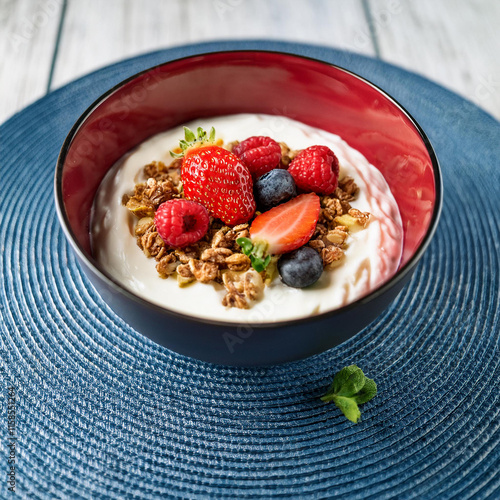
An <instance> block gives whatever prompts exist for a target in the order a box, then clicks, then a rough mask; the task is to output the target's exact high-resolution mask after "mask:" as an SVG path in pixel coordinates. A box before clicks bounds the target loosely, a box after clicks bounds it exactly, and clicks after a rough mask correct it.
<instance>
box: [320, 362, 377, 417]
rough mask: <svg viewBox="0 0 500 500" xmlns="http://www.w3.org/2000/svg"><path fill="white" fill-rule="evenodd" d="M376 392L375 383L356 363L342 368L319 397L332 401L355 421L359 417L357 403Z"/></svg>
mask: <svg viewBox="0 0 500 500" xmlns="http://www.w3.org/2000/svg"><path fill="white" fill-rule="evenodd" d="M376 394H377V384H376V383H375V381H374V380H372V379H371V378H367V377H365V375H364V373H363V370H361V368H358V367H357V366H356V365H350V366H346V367H345V368H342V370H340V371H339V372H338V373H337V374H336V375H335V377H334V378H333V382H332V384H331V385H330V387H329V388H328V391H327V392H326V394H324V395H323V396H322V397H321V398H320V399H321V400H322V401H324V402H325V403H328V402H330V401H333V402H334V403H335V405H336V406H337V407H338V408H339V409H340V410H341V411H342V413H343V414H344V415H345V417H346V418H347V419H349V420H350V421H351V422H354V423H357V422H358V420H359V419H360V418H361V412H360V411H359V408H358V404H363V403H366V402H367V401H370V399H373V398H374V397H375V395H376Z"/></svg>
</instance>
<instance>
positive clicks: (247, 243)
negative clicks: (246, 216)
mask: <svg viewBox="0 0 500 500" xmlns="http://www.w3.org/2000/svg"><path fill="white" fill-rule="evenodd" d="M236 243H238V245H239V246H240V247H241V251H242V252H243V253H244V254H245V255H250V254H251V253H252V248H253V243H252V240H251V239H250V238H236Z"/></svg>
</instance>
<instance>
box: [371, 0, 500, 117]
mask: <svg viewBox="0 0 500 500" xmlns="http://www.w3.org/2000/svg"><path fill="white" fill-rule="evenodd" d="M369 3H370V10H371V15H372V18H373V19H374V26H375V28H376V29H375V31H376V35H377V40H378V46H379V48H380V56H381V58H382V59H383V60H386V61H389V62H392V63H395V64H397V65H399V66H402V67H404V68H406V69H409V70H411V71H415V72H418V73H420V74H422V75H425V76H427V77H428V78H430V79H432V80H434V81H436V82H438V83H440V84H441V85H443V86H445V87H448V88H450V89H452V90H453V91H455V92H457V93H459V94H461V95H463V96H465V97H467V98H468V99H470V100H471V101H473V102H475V103H476V104H478V105H479V106H481V107H483V108H484V109H486V110H488V111H489V112H490V113H492V114H493V115H494V116H496V117H497V118H500V64H499V54H500V29H499V26H500V2H498V1H497V0H468V1H466V2H465V1H459V2H457V1H456V0H440V1H436V0H419V1H418V2H414V1H410V0H369Z"/></svg>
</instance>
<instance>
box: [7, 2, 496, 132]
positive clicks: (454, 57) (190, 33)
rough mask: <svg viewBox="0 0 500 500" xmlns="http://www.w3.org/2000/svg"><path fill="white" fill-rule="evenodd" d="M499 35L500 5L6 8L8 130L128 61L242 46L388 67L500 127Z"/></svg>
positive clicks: (50, 5)
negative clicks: (322, 48) (346, 55)
mask: <svg viewBox="0 0 500 500" xmlns="http://www.w3.org/2000/svg"><path fill="white" fill-rule="evenodd" d="M498 26H500V2H499V1H498V0H459V1H457V0H418V1H411V0H136V1H134V0H104V1H103V0H101V1H99V0H0V53H1V54H2V62H1V65H0V89H1V96H2V98H1V100H0V123H1V122H3V121H4V120H6V119H7V118H8V117H10V116H11V115H12V114H14V113H15V112H16V111H18V110H19V109H21V108H23V107H24V106H26V105H27V104H29V103H31V102H33V101H34V100H36V99H37V98H39V97H41V96H43V95H44V94H46V93H47V92H49V91H51V90H53V89H55V88H57V87H60V86H61V85H64V84H65V83H68V82H69V81H71V80H73V79H75V78H77V77H79V76H82V75H84V74H86V73H88V72H90V71H93V70H94V69H97V68H99V67H102V66H105V65H107V64H110V63H112V62H115V61H118V60H120V59H123V58H125V57H130V56H133V55H136V54H140V53H144V52H147V51H151V50H155V49H160V48H167V47H172V46H175V45H181V44H185V43H193V42H201V41H208V40H217V39H241V38H260V39H282V40H292V41H300V42H307V43H313V44H322V45H327V46H331V47H336V48H340V49H345V50H350V51H354V52H358V53H362V54H366V55H369V56H373V57H378V58H380V59H382V60H384V61H388V62H391V63H394V64H397V65H400V66H402V67H404V68H407V69H409V70H411V71H415V72H417V73H420V74H422V75H424V76H426V77H427V78H429V79H431V80H434V81H436V82H438V83H440V84H442V85H444V86H445V87H448V88H450V89H452V90H453V91H455V92H457V93H459V94H461V95H463V96H464V97H466V98H468V99H470V100H471V101H473V102H475V103H476V104H478V105H479V106H480V107H482V108H483V109H485V110H486V111H488V112H489V113H491V114H492V115H493V116H495V117H496V118H500V65H499V64H498V54H500V35H499V33H500V30H499V29H498Z"/></svg>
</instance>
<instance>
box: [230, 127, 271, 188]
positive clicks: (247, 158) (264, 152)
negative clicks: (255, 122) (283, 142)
mask: <svg viewBox="0 0 500 500" xmlns="http://www.w3.org/2000/svg"><path fill="white" fill-rule="evenodd" d="M233 153H234V154H235V155H236V156H237V157H238V158H239V159H240V160H241V161H242V162H243V163H244V164H245V165H246V166H247V168H248V170H250V173H251V174H252V177H253V178H254V180H255V179H258V178H259V177H260V176H261V175H264V174H265V173H267V172H269V171H270V170H273V169H275V168H276V167H277V166H278V165H279V163H280V161H281V147H280V145H279V144H278V143H277V142H276V141H275V140H274V139H271V138H270V137H264V136H252V137H249V138H248V139H245V140H244V141H241V142H240V143H239V144H237V145H236V146H234V148H233Z"/></svg>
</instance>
